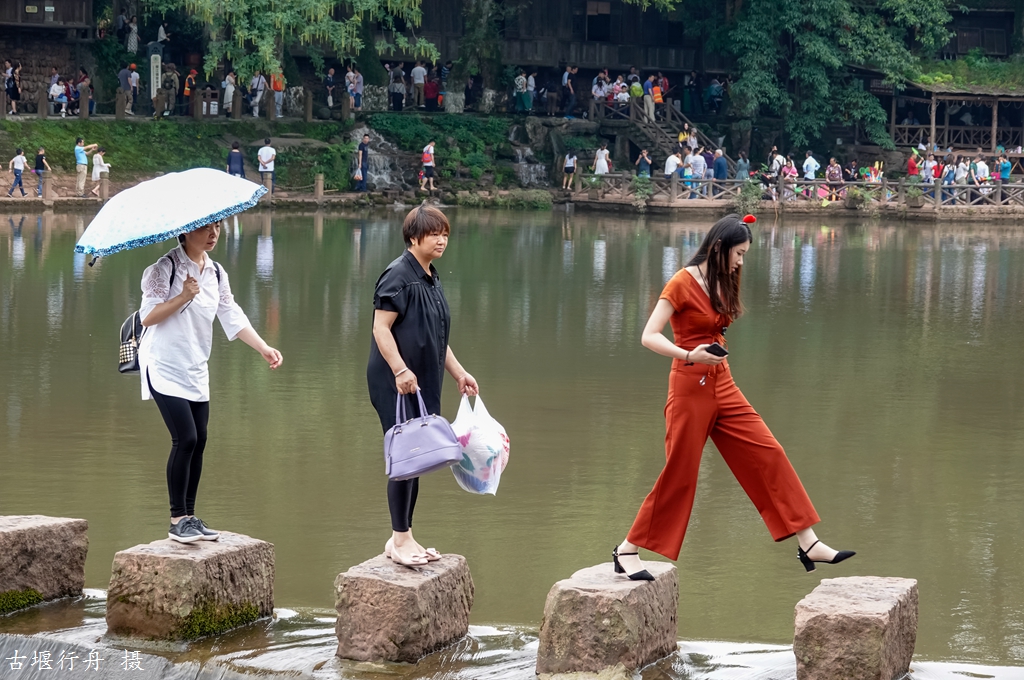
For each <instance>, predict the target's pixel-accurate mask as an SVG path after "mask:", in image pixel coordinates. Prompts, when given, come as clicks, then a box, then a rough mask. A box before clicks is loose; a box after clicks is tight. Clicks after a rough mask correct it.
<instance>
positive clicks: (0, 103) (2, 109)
mask: <svg viewBox="0 0 1024 680" xmlns="http://www.w3.org/2000/svg"><path fill="white" fill-rule="evenodd" d="M5 118H7V90H5V89H4V88H2V87H0V120H4V119H5Z"/></svg>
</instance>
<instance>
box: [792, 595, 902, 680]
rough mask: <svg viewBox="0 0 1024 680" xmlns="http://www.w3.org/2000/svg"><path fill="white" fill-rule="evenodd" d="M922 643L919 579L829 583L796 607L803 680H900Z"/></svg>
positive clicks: (798, 663) (798, 659)
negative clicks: (918, 607)
mask: <svg viewBox="0 0 1024 680" xmlns="http://www.w3.org/2000/svg"><path fill="white" fill-rule="evenodd" d="M916 642H917V581H916V580H914V579H909V578H889V577H879V576H851V577H847V578H829V579H824V580H823V581H822V582H821V584H820V585H819V586H818V587H817V588H815V589H814V590H813V591H811V594H810V595H808V596H807V597H805V598H804V599H802V600H800V602H798V603H797V605H796V634H795V635H794V638H793V653H794V654H795V655H796V677H797V680H894V679H895V678H902V677H903V676H904V674H905V673H907V671H909V669H910V661H911V659H912V658H913V656H914V645H915V644H916Z"/></svg>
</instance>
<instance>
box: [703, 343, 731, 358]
mask: <svg viewBox="0 0 1024 680" xmlns="http://www.w3.org/2000/svg"><path fill="white" fill-rule="evenodd" d="M704 351H705V352H707V353H708V354H713V355H715V356H716V357H724V356H727V355H728V354H729V350H727V349H726V348H724V347H722V346H721V345H719V344H718V343H717V342H713V343H711V344H710V345H708V346H707V347H705V348H704Z"/></svg>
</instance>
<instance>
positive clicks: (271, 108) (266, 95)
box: [260, 87, 277, 122]
mask: <svg viewBox="0 0 1024 680" xmlns="http://www.w3.org/2000/svg"><path fill="white" fill-rule="evenodd" d="M260 104H261V105H262V106H263V113H264V115H266V117H267V120H269V121H271V122H273V121H275V120H277V109H276V106H275V104H274V91H273V90H271V89H270V88H269V87H268V88H267V89H266V90H264V91H263V99H261V100H260Z"/></svg>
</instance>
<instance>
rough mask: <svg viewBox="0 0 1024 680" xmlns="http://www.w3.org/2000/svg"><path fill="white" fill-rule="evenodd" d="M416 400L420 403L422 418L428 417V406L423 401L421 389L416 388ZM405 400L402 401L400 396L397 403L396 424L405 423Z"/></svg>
mask: <svg viewBox="0 0 1024 680" xmlns="http://www.w3.org/2000/svg"><path fill="white" fill-rule="evenodd" d="M416 399H417V400H418V401H419V403H420V417H423V416H426V415H427V405H426V404H425V403H424V401H423V393H422V392H420V388H418V387H417V388H416ZM405 416H406V413H405V400H404V399H402V395H401V394H399V395H398V398H397V400H396V402H395V424H396V425H400V424H401V423H404V422H405Z"/></svg>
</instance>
